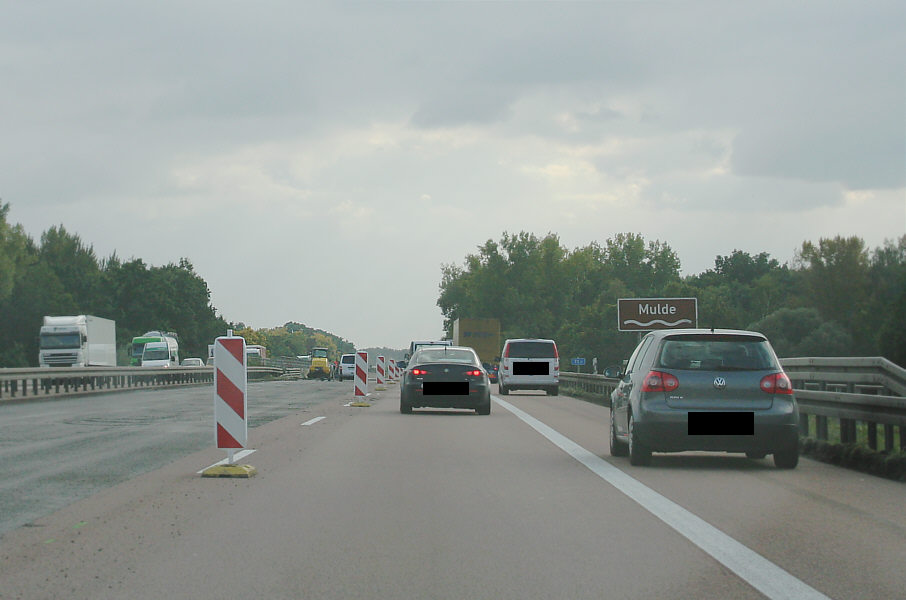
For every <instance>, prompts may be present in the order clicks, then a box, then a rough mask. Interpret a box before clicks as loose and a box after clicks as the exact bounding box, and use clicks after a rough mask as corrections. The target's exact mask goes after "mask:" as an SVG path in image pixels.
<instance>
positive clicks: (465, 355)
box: [412, 347, 478, 366]
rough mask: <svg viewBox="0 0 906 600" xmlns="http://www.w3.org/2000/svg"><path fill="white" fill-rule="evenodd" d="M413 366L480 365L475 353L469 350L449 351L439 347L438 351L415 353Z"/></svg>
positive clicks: (429, 350)
mask: <svg viewBox="0 0 906 600" xmlns="http://www.w3.org/2000/svg"><path fill="white" fill-rule="evenodd" d="M412 362H413V364H416V363H417V364H424V363H436V362H455V363H465V364H469V365H476V366H477V365H478V361H477V359H476V358H475V353H474V352H471V351H469V350H449V349H446V348H444V347H439V348H438V349H437V350H434V349H424V350H419V351H418V352H416V353H415V360H413V361H412Z"/></svg>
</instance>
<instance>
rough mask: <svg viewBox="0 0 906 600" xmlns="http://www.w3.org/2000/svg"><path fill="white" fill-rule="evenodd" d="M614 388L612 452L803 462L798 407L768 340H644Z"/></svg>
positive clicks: (694, 333) (671, 335) (642, 461)
mask: <svg viewBox="0 0 906 600" xmlns="http://www.w3.org/2000/svg"><path fill="white" fill-rule="evenodd" d="M605 374H606V375H608V376H610V377H619V378H620V382H619V383H618V385H617V387H616V389H615V390H614V392H613V394H611V406H612V408H611V411H610V453H611V454H612V455H613V456H626V455H627V454H628V455H629V461H630V463H632V464H633V465H646V464H648V463H649V462H650V461H651V453H652V452H682V451H685V450H714V451H725V452H745V454H746V456H748V457H749V458H764V457H765V456H767V455H768V454H773V455H774V464H775V465H776V466H777V467H778V468H781V469H792V468H795V467H796V465H797V464H798V463H799V408H798V406H797V405H796V398H795V396H794V395H793V386H792V384H791V383H790V380H789V378H788V377H787V375H786V373H784V372H783V368H782V367H781V366H780V362H779V361H778V360H777V356H776V355H775V354H774V350H773V349H772V348H771V345H770V343H769V342H768V340H767V338H765V336H764V335H762V334H760V333H756V332H753V331H739V330H730V329H717V330H713V329H682V330H663V331H653V332H651V333H649V334H647V335H646V336H645V337H644V338H642V340H641V342H640V343H639V345H638V346H637V347H636V349H635V351H634V352H633V353H632V356H631V357H630V358H629V361H628V362H627V363H626V366H625V368H616V369H615V368H610V369H607V371H606V372H605Z"/></svg>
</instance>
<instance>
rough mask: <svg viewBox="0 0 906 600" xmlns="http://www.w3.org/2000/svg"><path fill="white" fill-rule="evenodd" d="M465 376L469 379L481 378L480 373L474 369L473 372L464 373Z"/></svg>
mask: <svg viewBox="0 0 906 600" xmlns="http://www.w3.org/2000/svg"><path fill="white" fill-rule="evenodd" d="M466 375H468V376H469V377H481V371H479V370H478V369H475V370H474V371H466Z"/></svg>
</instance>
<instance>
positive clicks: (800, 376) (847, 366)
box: [560, 356, 906, 452]
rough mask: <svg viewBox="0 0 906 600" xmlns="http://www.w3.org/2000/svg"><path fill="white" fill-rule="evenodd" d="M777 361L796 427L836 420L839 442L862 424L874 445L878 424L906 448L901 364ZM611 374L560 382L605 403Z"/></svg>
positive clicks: (887, 440) (905, 379) (852, 438)
mask: <svg viewBox="0 0 906 600" xmlns="http://www.w3.org/2000/svg"><path fill="white" fill-rule="evenodd" d="M780 363H781V364H782V365H783V368H784V370H785V371H786V373H787V375H788V376H789V378H790V380H791V381H792V382H793V388H794V389H795V391H796V401H797V403H798V404H799V413H800V423H799V426H800V432H801V434H802V435H803V436H808V435H809V434H810V429H811V424H810V423H811V419H810V418H809V415H812V416H813V417H814V420H815V435H816V436H817V438H818V439H819V440H827V439H828V429H829V427H828V419H836V420H839V422H840V441H841V442H842V443H844V444H846V443H853V442H856V440H857V423H859V422H862V423H865V425H866V429H867V435H868V445H869V447H871V448H872V449H874V450H877V449H878V427H879V426H881V427H883V428H884V449H885V451H887V452H890V451H893V450H894V445H895V444H894V440H895V437H896V436H895V432H894V428H895V427H897V428H899V449H900V451H906V369H903V368H902V367H899V366H897V365H895V364H894V363H892V362H890V361H889V360H887V359H886V358H883V357H880V356H872V357H832V358H831V357H828V358H824V357H816V358H785V359H781V361H780ZM617 381H618V380H616V379H609V378H607V377H604V376H603V375H589V374H584V373H568V372H561V373H560V385H561V387H567V388H573V389H578V390H582V391H585V392H589V393H592V394H596V395H597V394H600V395H601V401H602V403H603V404H605V405H606V406H610V394H611V392H612V391H613V390H614V386H615V385H616V382H617Z"/></svg>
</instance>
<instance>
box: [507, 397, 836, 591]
mask: <svg viewBox="0 0 906 600" xmlns="http://www.w3.org/2000/svg"><path fill="white" fill-rule="evenodd" d="M494 401H495V402H496V403H497V404H499V405H500V406H502V407H503V408H505V409H507V410H508V411H510V412H511V413H513V414H514V415H516V416H517V417H519V418H520V419H522V421H524V422H525V423H526V424H527V425H529V427H531V428H532V429H534V430H535V431H537V432H538V433H540V434H541V435H543V436H544V437H546V438H547V439H548V440H550V441H551V442H553V443H554V445H556V446H557V447H559V448H560V449H561V450H563V451H564V452H566V453H567V454H569V455H570V456H572V457H573V458H575V459H576V460H577V461H579V462H580V463H582V464H583V465H585V466H586V467H588V468H589V469H590V470H591V471H592V472H593V473H594V474H595V475H597V476H598V477H600V478H601V479H603V480H604V481H606V482H607V483H609V484H610V485H612V486H613V487H615V488H616V489H617V490H619V491H620V492H622V493H624V494H626V495H627V496H629V498H631V499H632V500H634V501H635V502H636V503H638V504H639V505H640V506H641V507H642V508H644V509H645V510H647V511H648V512H650V513H651V514H653V515H654V516H655V517H657V518H658V519H660V520H661V521H663V522H664V523H666V524H667V525H669V526H670V527H672V528H673V529H675V530H676V531H677V532H678V533H680V534H681V535H682V536H684V537H685V538H687V539H688V540H689V541H690V542H692V543H693V544H695V545H696V546H698V547H699V548H701V549H702V550H704V551H705V552H707V553H708V554H710V555H711V556H713V557H714V558H715V559H716V560H717V561H718V562H720V563H721V564H723V565H724V566H725V567H727V568H728V569H730V570H731V571H733V572H734V573H736V574H737V575H738V576H739V577H741V578H742V579H743V580H744V581H745V582H747V583H748V584H749V585H751V586H752V587H754V588H755V589H757V590H758V591H759V592H761V593H762V594H764V595H765V596H767V597H768V598H770V599H771V600H830V598H829V597H828V596H825V595H824V594H822V593H821V592H819V591H818V590H816V589H815V588H813V587H811V586H809V585H808V584H806V583H805V582H803V581H801V580H799V579H797V578H796V577H794V576H793V575H791V574H790V573H788V572H787V571H785V570H783V569H781V568H780V567H778V566H777V565H775V564H774V563H772V562H771V561H769V560H768V559H766V558H765V557H763V556H761V555H760V554H758V553H757V552H755V551H754V550H751V549H750V548H748V547H747V546H744V545H743V544H741V543H740V542H737V541H736V540H734V539H733V538H731V537H730V536H728V535H727V534H725V533H724V532H722V531H721V530H720V529H718V528H716V527H714V526H713V525H711V524H710V523H708V522H706V521H704V520H703V519H701V518H699V517H697V516H695V515H694V514H692V513H691V512H689V511H688V510H686V509H685V508H683V507H682V506H680V505H679V504H676V503H675V502H673V501H672V500H668V499H667V498H665V497H664V496H661V495H660V494H658V493H657V492H655V491H654V490H652V489H651V488H649V487H648V486H646V485H645V484H643V483H642V482H640V481H639V480H637V479H635V478H633V477H631V476H629V475H627V474H626V473H624V472H623V471H621V470H620V469H618V468H616V467H615V466H613V465H612V464H610V463H609V462H607V461H606V460H604V459H603V458H601V457H599V456H596V455H595V454H592V453H591V452H589V451H588V450H586V449H585V448H583V447H582V446H580V445H578V444H577V443H575V442H574V441H572V440H570V439H569V438H567V437H566V436H564V435H562V434H561V433H558V432H557V431H556V430H554V429H553V428H551V427H549V426H547V425H545V424H544V423H542V422H541V421H539V420H538V419H536V418H535V417H533V416H531V415H529V414H528V413H526V412H525V411H523V410H521V409H518V408H516V407H515V406H513V405H512V404H510V403H509V402H506V401H505V400H501V399H500V398H498V397H496V396H494Z"/></svg>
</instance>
